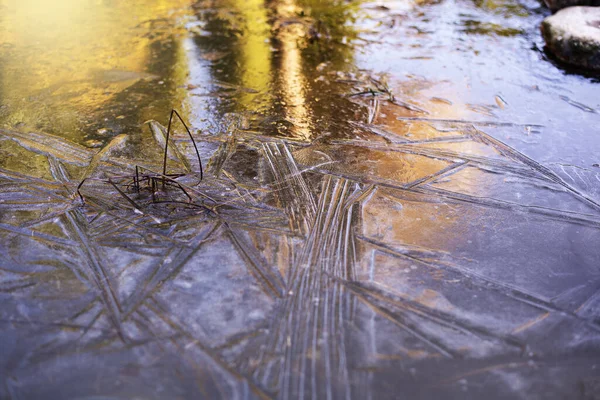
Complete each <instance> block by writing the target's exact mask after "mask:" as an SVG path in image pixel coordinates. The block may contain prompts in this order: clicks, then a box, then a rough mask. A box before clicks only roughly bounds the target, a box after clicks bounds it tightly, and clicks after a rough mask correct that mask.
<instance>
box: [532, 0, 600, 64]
mask: <svg viewBox="0 0 600 400" xmlns="http://www.w3.org/2000/svg"><path fill="white" fill-rule="evenodd" d="M542 35H543V36H544V40H545V41H546V46H547V47H548V49H549V50H550V51H551V52H552V53H553V54H554V55H555V56H556V57H557V58H558V59H559V60H561V61H564V62H566V63H568V64H572V65H577V66H580V67H584V68H588V69H592V70H600V7H568V8H565V9H564V10H560V11H559V12H557V13H556V14H554V15H552V16H550V17H548V18H546V19H544V21H543V22H542Z"/></svg>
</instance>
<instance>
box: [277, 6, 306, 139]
mask: <svg viewBox="0 0 600 400" xmlns="http://www.w3.org/2000/svg"><path fill="white" fill-rule="evenodd" d="M295 11H296V10H295V3H294V1H293V0H284V1H283V2H282V4H281V6H280V7H279V9H278V12H279V13H280V14H281V15H282V16H289V15H292V13H294V12H295ZM282 30H283V31H282V32H281V34H280V35H279V40H280V41H281V53H282V54H281V79H280V80H279V81H280V85H281V90H282V95H283V99H284V102H285V107H284V108H285V110H286V118H287V119H288V120H290V121H291V122H292V123H293V124H294V126H295V127H296V132H295V133H296V135H297V136H298V137H299V139H304V140H310V138H311V133H310V130H309V126H310V125H309V123H308V121H309V118H310V114H309V109H308V104H307V99H306V92H305V88H306V85H307V83H306V77H305V76H304V74H303V71H302V56H301V54H300V48H299V45H298V41H299V40H300V38H301V37H302V36H303V34H304V30H303V29H302V28H301V27H300V26H299V25H298V24H291V25H289V26H287V27H284V28H282Z"/></svg>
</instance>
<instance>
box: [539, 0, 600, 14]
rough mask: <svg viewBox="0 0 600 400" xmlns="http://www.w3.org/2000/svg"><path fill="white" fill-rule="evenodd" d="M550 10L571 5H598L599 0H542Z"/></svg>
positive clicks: (599, 4) (553, 10) (599, 3)
mask: <svg viewBox="0 0 600 400" xmlns="http://www.w3.org/2000/svg"><path fill="white" fill-rule="evenodd" d="M544 3H546V5H547V6H548V8H549V9H550V10H552V12H556V11H558V10H562V9H563V8H567V7H573V6H595V7H598V6H600V0H544Z"/></svg>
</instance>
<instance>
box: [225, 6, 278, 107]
mask: <svg viewBox="0 0 600 400" xmlns="http://www.w3.org/2000/svg"><path fill="white" fill-rule="evenodd" d="M231 6H232V7H233V8H234V9H237V10H239V12H240V14H241V16H242V17H243V18H244V21H246V23H247V26H246V29H247V34H245V35H244V37H243V38H242V39H241V40H242V45H241V57H240V58H241V59H240V62H241V63H242V65H243V68H242V74H241V79H242V82H241V84H242V86H244V87H247V88H252V89H254V90H258V91H268V90H269V89H270V87H271V76H272V75H271V74H272V71H271V45H270V38H271V27H270V25H269V23H268V16H267V10H266V8H265V2H264V1H262V0H248V1H233V2H232V5H231ZM254 98H255V96H254V95H253V94H252V93H245V92H244V93H241V94H240V97H239V99H238V101H239V103H240V105H242V106H246V107H247V108H251V107H252V103H253V101H254Z"/></svg>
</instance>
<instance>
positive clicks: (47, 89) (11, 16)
mask: <svg viewBox="0 0 600 400" xmlns="http://www.w3.org/2000/svg"><path fill="white" fill-rule="evenodd" d="M189 3H190V1H189V0H175V1H167V0H146V1H123V2H111V1H91V0H87V1H86V0H83V1H82V0H57V1H46V0H25V1H15V0H2V1H0V4H1V5H2V10H3V15H2V16H0V37H1V38H2V39H0V40H2V41H3V42H4V43H3V47H2V50H0V61H2V63H3V68H2V69H1V70H0V96H1V98H2V102H3V103H4V104H6V105H8V107H9V115H7V116H4V118H3V120H4V121H2V122H3V123H6V124H8V125H9V126H13V127H14V126H17V125H20V124H25V125H26V126H29V127H31V128H37V127H41V126H40V125H42V124H43V127H44V128H47V129H50V130H53V131H54V132H55V133H57V134H61V135H64V136H71V135H72V133H70V132H72V131H74V130H76V129H77V128H78V122H81V118H82V115H81V112H82V111H85V110H87V111H91V110H95V109H97V108H99V107H101V106H103V105H106V104H107V103H109V102H110V101H111V99H112V97H113V95H115V94H118V93H120V92H122V91H123V90H124V89H125V88H127V87H129V86H131V85H132V84H134V83H136V82H138V81H140V80H152V79H156V80H158V79H162V78H164V77H162V76H156V75H155V74H153V73H150V72H148V66H149V65H150V64H151V63H152V62H153V61H154V60H153V58H152V54H151V51H150V45H151V43H152V42H153V41H155V40H157V33H156V32H160V27H158V29H157V23H158V22H159V21H161V19H162V20H163V21H164V20H165V18H172V14H171V13H172V10H174V9H175V10H177V9H178V8H181V7H183V6H186V5H188V4H189ZM163 24H164V25H165V27H166V26H167V25H168V23H167V22H163Z"/></svg>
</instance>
